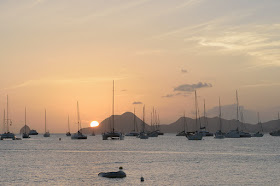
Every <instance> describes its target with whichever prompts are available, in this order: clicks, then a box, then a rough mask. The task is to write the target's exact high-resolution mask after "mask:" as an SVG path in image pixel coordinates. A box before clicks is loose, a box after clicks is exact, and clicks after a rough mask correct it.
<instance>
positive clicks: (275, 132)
mask: <svg viewBox="0 0 280 186" xmlns="http://www.w3.org/2000/svg"><path fill="white" fill-rule="evenodd" d="M278 122H279V123H280V117H279V112H278ZM269 134H270V135H271V136H280V130H276V131H272V132H270V133H269Z"/></svg>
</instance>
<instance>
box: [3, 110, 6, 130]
mask: <svg viewBox="0 0 280 186" xmlns="http://www.w3.org/2000/svg"><path fill="white" fill-rule="evenodd" d="M5 115H6V113H5V109H4V118H3V133H5V132H6V118H5Z"/></svg>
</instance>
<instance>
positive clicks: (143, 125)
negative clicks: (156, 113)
mask: <svg viewBox="0 0 280 186" xmlns="http://www.w3.org/2000/svg"><path fill="white" fill-rule="evenodd" d="M142 128H143V131H142V132H145V105H144V106H143V122H142Z"/></svg>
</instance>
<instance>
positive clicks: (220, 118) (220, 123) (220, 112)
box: [214, 98, 225, 139]
mask: <svg viewBox="0 0 280 186" xmlns="http://www.w3.org/2000/svg"><path fill="white" fill-rule="evenodd" d="M214 138H215V139H224V138H225V134H224V133H223V132H222V109H221V101H220V98H219V130H218V131H217V132H216V133H215V137H214Z"/></svg>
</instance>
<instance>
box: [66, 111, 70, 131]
mask: <svg viewBox="0 0 280 186" xmlns="http://www.w3.org/2000/svg"><path fill="white" fill-rule="evenodd" d="M66 136H71V133H70V124H69V115H68V132H66Z"/></svg>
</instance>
